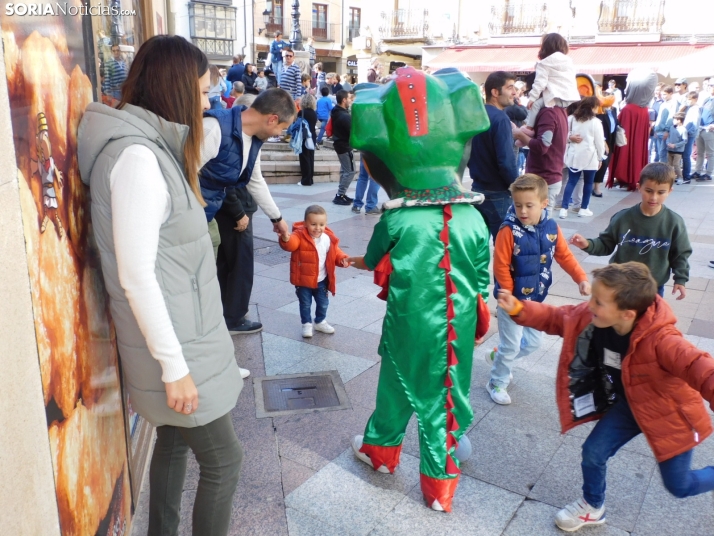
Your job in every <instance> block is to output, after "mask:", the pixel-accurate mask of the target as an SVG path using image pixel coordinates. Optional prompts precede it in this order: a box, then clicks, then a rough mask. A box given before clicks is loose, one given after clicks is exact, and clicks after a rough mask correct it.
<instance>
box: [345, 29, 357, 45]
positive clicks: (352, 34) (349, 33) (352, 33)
mask: <svg viewBox="0 0 714 536" xmlns="http://www.w3.org/2000/svg"><path fill="white" fill-rule="evenodd" d="M345 35H346V36H347V42H348V43H351V42H352V41H353V40H354V38H355V37H359V28H353V27H352V26H347V27H346V28H345Z"/></svg>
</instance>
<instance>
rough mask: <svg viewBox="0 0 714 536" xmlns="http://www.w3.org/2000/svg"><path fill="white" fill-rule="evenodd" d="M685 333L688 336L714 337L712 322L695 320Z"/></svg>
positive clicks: (713, 324)
mask: <svg viewBox="0 0 714 536" xmlns="http://www.w3.org/2000/svg"><path fill="white" fill-rule="evenodd" d="M687 333H688V334H689V335H695V336H699V337H711V336H714V322H711V321H709V320H700V319H698V318H695V319H693V320H692V323H691V324H690V325H689V330H687Z"/></svg>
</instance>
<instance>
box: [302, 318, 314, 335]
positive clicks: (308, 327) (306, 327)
mask: <svg viewBox="0 0 714 536" xmlns="http://www.w3.org/2000/svg"><path fill="white" fill-rule="evenodd" d="M302 336H303V337H312V323H310V322H308V323H307V324H303V325H302Z"/></svg>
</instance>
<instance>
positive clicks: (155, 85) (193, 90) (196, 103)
mask: <svg viewBox="0 0 714 536" xmlns="http://www.w3.org/2000/svg"><path fill="white" fill-rule="evenodd" d="M206 71H208V58H206V55H205V54H204V53H203V52H201V50H200V49H199V48H198V47H196V46H195V45H193V44H191V43H189V42H188V41H186V39H184V38H183V37H181V36H178V35H157V36H155V37H152V38H151V39H149V40H147V41H146V42H145V43H144V44H143V45H141V47H140V48H139V51H138V52H137V53H136V57H135V58H134V61H133V62H132V64H131V68H130V69H129V75H128V76H127V78H126V81H125V82H124V84H123V85H122V99H121V102H120V103H119V108H121V107H122V106H124V105H125V104H133V105H134V106H139V107H140V108H144V109H145V110H148V111H150V112H153V113H155V114H156V115H158V116H159V117H161V118H162V119H164V120H166V121H169V122H171V123H179V124H181V125H186V126H188V128H189V130H188V137H187V138H186V143H185V145H184V147H183V159H184V170H185V172H186V181H187V182H188V184H189V186H190V187H191V190H192V191H193V193H194V194H195V195H196V197H197V198H198V200H199V201H200V202H201V204H203V205H204V206H205V202H204V201H203V196H202V195H201V188H200V186H199V184H198V168H199V162H200V158H201V143H202V141H203V120H202V116H203V109H202V106H201V88H200V86H199V83H198V79H199V78H200V77H202V76H203V75H204V74H206Z"/></svg>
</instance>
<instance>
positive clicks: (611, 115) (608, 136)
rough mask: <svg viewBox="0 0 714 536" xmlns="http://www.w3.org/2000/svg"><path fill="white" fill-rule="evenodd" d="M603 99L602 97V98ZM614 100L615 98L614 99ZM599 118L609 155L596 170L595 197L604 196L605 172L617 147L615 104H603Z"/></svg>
mask: <svg viewBox="0 0 714 536" xmlns="http://www.w3.org/2000/svg"><path fill="white" fill-rule="evenodd" d="M601 101H602V99H601ZM613 101H614V99H613ZM597 118H598V119H599V120H600V121H601V122H602V131H603V132H604V133H605V143H606V144H607V157H606V158H605V160H603V162H602V165H601V166H600V169H598V170H597V171H596V172H595V183H594V184H593V193H592V195H594V196H595V197H602V191H601V190H600V185H601V184H602V183H603V181H604V180H605V172H606V171H607V168H608V167H609V166H610V160H611V159H612V151H613V149H614V148H615V136H616V135H617V127H618V125H619V123H618V122H617V110H616V109H615V107H614V106H607V107H606V106H605V103H603V105H602V113H601V114H597Z"/></svg>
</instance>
